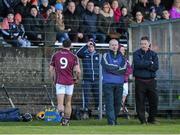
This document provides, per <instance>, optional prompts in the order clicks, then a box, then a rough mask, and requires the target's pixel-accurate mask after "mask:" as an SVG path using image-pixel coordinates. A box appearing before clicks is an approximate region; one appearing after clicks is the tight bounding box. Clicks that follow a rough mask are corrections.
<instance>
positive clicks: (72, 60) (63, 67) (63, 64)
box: [50, 49, 78, 85]
mask: <svg viewBox="0 0 180 135" xmlns="http://www.w3.org/2000/svg"><path fill="white" fill-rule="evenodd" d="M77 64H78V58H77V57H76V55H74V54H73V53H72V52H71V51H70V50H67V49H62V50H60V51H58V52H57V53H55V54H54V55H53V56H52V59H51V63H50V65H51V66H53V67H54V68H55V72H56V83H58V84H63V85H71V84H74V81H73V68H74V66H75V65H77Z"/></svg>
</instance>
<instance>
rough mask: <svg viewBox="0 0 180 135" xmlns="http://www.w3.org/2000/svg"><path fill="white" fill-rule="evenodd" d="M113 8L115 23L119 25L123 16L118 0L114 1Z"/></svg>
mask: <svg viewBox="0 0 180 135" xmlns="http://www.w3.org/2000/svg"><path fill="white" fill-rule="evenodd" d="M111 7H112V10H113V13H114V22H115V23H116V24H117V23H119V20H120V18H121V14H122V13H121V9H120V8H119V5H118V0H113V1H112V4H111Z"/></svg>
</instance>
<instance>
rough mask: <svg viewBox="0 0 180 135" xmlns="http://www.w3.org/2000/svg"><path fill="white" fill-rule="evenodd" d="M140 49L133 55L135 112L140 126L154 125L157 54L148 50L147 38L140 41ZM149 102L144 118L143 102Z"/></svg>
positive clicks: (156, 96) (156, 104)
mask: <svg viewBox="0 0 180 135" xmlns="http://www.w3.org/2000/svg"><path fill="white" fill-rule="evenodd" d="M140 46H141V48H140V49H138V50H137V51H135V52H134V53H133V62H134V71H133V74H134V77H135V97H136V111H137V114H138V118H139V120H140V122H141V124H147V122H148V123H151V124H155V123H156V120H155V116H156V114H157V106H158V94H157V90H156V80H155V77H156V71H157V70H158V68H159V64H158V56H157V54H156V53H155V52H154V51H152V50H150V43H149V38H148V37H146V36H145V37H142V38H141V40H140ZM146 98H147V99H148V102H149V117H148V120H146V117H145V101H146Z"/></svg>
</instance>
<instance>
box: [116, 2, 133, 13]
mask: <svg viewBox="0 0 180 135" xmlns="http://www.w3.org/2000/svg"><path fill="white" fill-rule="evenodd" d="M118 2H119V7H121V8H122V7H124V6H125V7H127V9H128V11H129V12H131V7H132V5H133V3H135V1H134V0H118Z"/></svg>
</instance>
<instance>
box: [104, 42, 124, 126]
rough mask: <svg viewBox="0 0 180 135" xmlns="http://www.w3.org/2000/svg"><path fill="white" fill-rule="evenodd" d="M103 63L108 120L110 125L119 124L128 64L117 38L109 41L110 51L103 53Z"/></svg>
mask: <svg viewBox="0 0 180 135" xmlns="http://www.w3.org/2000/svg"><path fill="white" fill-rule="evenodd" d="M101 64H102V71H103V72H102V74H103V92H104V97H105V105H106V115H107V122H108V124H109V125H117V117H118V114H119V111H120V107H121V101H122V93H123V84H124V73H125V71H126V66H127V64H126V62H125V59H124V57H123V56H122V54H121V53H120V52H119V43H118V41H117V40H116V39H111V40H110V41H109V51H108V52H106V53H104V54H103V57H102V61H101Z"/></svg>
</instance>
